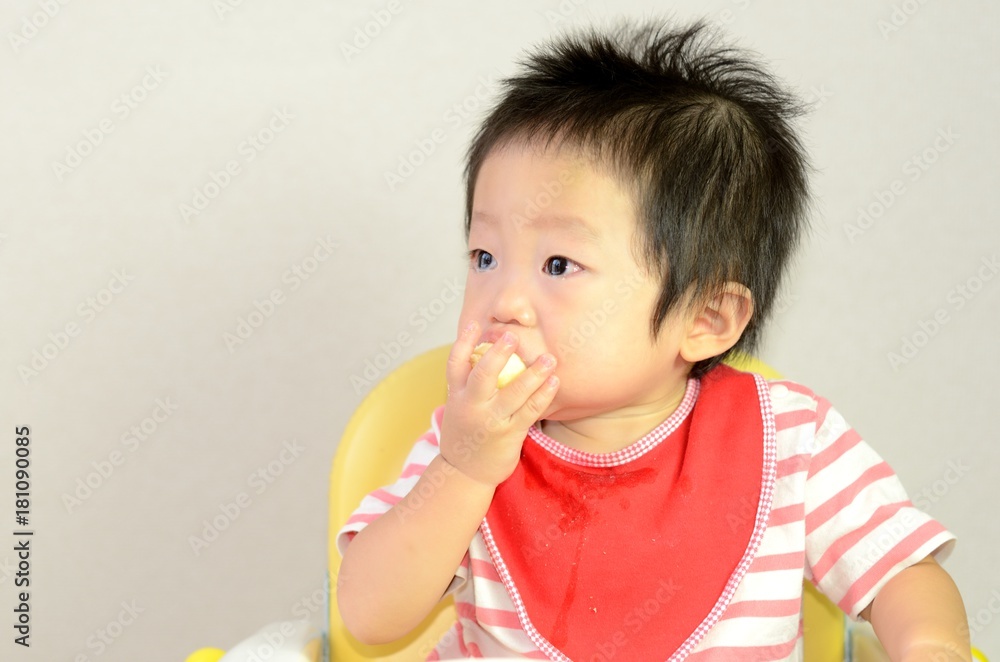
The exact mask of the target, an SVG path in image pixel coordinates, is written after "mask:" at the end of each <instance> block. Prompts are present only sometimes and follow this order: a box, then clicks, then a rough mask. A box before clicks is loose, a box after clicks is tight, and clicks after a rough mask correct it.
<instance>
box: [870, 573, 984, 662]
mask: <svg viewBox="0 0 1000 662" xmlns="http://www.w3.org/2000/svg"><path fill="white" fill-rule="evenodd" d="M861 617H862V618H864V619H865V620H867V621H870V622H871V624H872V627H873V628H874V629H875V634H876V635H878V638H879V641H880V642H881V643H882V646H883V647H884V648H885V650H886V652H887V653H888V654H889V658H890V659H892V660H894V661H896V660H899V661H904V662H908V661H909V660H927V661H934V662H937V661H938V660H940V661H941V662H944V661H946V660H967V661H969V662H971V660H972V652H971V648H970V644H969V626H968V620H967V618H966V615H965V605H964V604H963V603H962V596H961V595H959V592H958V588H957V587H956V586H955V582H954V581H953V580H952V578H951V576H950V575H949V574H948V573H947V572H946V571H945V570H944V568H942V567H941V566H940V565H938V563H937V561H935V560H934V558H933V557H930V556H928V557H927V558H925V559H924V560H922V561H920V562H918V563H916V564H914V565H912V566H910V567H908V568H906V569H905V570H903V571H902V572H900V573H899V574H897V575H896V576H895V577H893V578H892V579H890V580H889V582H888V583H887V584H886V585H885V586H883V587H882V590H881V591H879V592H878V594H877V595H876V596H875V599H874V600H872V603H871V604H869V605H868V606H867V607H865V609H864V610H863V611H862V612H861Z"/></svg>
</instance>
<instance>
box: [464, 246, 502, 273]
mask: <svg viewBox="0 0 1000 662" xmlns="http://www.w3.org/2000/svg"><path fill="white" fill-rule="evenodd" d="M469 260H471V261H472V268H473V269H475V270H476V271H489V270H490V269H493V268H495V267H496V264H497V261H496V260H495V259H493V256H492V255H491V254H489V253H487V252H486V251H484V250H482V249H480V248H475V249H473V250H471V251H469Z"/></svg>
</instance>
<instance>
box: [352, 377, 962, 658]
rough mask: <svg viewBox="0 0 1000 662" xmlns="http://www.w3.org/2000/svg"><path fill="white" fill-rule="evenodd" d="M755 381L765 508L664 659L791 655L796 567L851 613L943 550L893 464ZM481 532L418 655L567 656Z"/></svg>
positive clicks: (421, 458) (649, 601)
mask: <svg viewBox="0 0 1000 662" xmlns="http://www.w3.org/2000/svg"><path fill="white" fill-rule="evenodd" d="M756 381H757V384H758V393H759V396H760V405H761V412H762V414H763V416H764V428H765V435H764V437H765V439H764V443H765V453H764V458H765V459H764V462H765V467H764V468H763V476H764V479H763V483H762V492H761V502H762V503H766V505H767V506H769V510H765V511H763V512H765V513H766V519H765V520H764V521H762V522H761V523H760V524H761V526H759V527H758V532H757V534H755V536H754V537H755V538H756V540H755V541H754V543H753V544H754V545H755V546H756V550H755V551H753V553H752V554H750V555H748V557H747V559H746V560H747V563H745V564H743V566H741V568H740V569H739V570H738V573H737V576H736V577H735V578H736V580H738V581H736V582H734V583H733V586H732V588H733V590H729V588H730V587H727V591H726V594H725V595H723V596H722V597H721V598H720V601H719V603H718V605H717V609H715V610H713V612H712V614H710V616H709V617H708V618H707V619H706V621H705V622H704V623H702V625H701V626H700V627H699V628H698V630H697V631H696V632H694V633H692V637H691V638H690V639H689V640H688V641H687V642H685V645H684V646H682V647H681V648H680V649H678V650H677V651H676V652H675V653H674V654H673V656H671V657H670V658H669V659H671V660H680V659H687V660H696V661H698V662H702V661H705V660H731V659H741V660H744V659H746V660H750V659H752V660H799V659H801V657H802V623H801V605H802V581H803V578H806V579H809V580H811V581H812V582H813V583H814V584H815V585H816V586H817V587H818V588H819V589H820V590H821V591H822V592H823V593H824V594H825V595H827V596H828V597H829V598H830V599H831V600H832V601H833V602H834V603H836V604H837V605H838V606H839V607H840V608H841V609H843V610H844V612H846V613H847V614H848V615H850V616H851V617H852V618H855V619H856V618H857V617H858V614H859V613H860V612H861V611H862V610H863V609H864V608H865V607H866V606H867V605H868V604H869V603H870V602H871V600H872V599H873V598H874V596H875V595H876V594H877V593H878V591H879V589H881V587H882V586H884V585H885V584H886V582H888V581H889V580H890V579H891V578H892V577H893V576H894V575H895V574H896V573H898V572H900V571H901V570H903V569H904V568H906V567H908V566H910V565H912V564H914V563H916V562H917V561H919V560H921V559H922V558H924V557H926V556H927V555H929V554H932V553H933V554H935V556H936V557H937V559H938V560H943V559H944V558H945V557H946V556H947V555H948V554H949V553H950V551H951V548H952V546H953V544H954V536H953V535H952V534H951V533H949V532H948V531H947V530H945V528H944V527H943V526H942V525H941V524H939V523H938V522H937V521H936V520H934V519H933V518H931V517H930V516H929V515H927V514H926V513H924V512H923V511H921V510H918V509H917V508H915V507H914V505H913V504H912V503H911V502H910V500H909V499H908V498H907V496H906V492H905V491H904V489H903V487H902V485H901V484H900V482H899V480H898V478H897V477H896V475H895V473H894V472H893V471H892V469H891V468H890V467H889V466H888V465H887V464H886V463H885V462H884V461H883V460H882V458H880V457H879V456H878V455H877V454H876V453H875V452H874V451H873V450H872V449H871V447H870V446H868V444H866V443H865V442H864V441H863V440H862V439H861V437H860V436H859V435H858V433H857V432H855V431H854V430H853V429H852V428H851V427H850V426H849V425H848V424H847V423H846V422H845V421H844V419H843V417H841V415H840V414H839V413H838V412H837V411H836V410H835V409H833V407H832V406H831V405H830V403H829V402H828V401H826V400H825V399H823V398H821V397H819V396H816V395H815V394H814V393H813V392H812V391H810V390H809V389H807V388H805V387H803V386H801V385H799V384H797V383H795V382H791V381H787V380H773V381H766V380H764V379H763V378H761V377H759V376H757V377H756ZM698 392H699V381H698V380H696V379H690V380H688V385H687V391H686V393H685V398H684V401H683V402H682V403H681V405H680V406H679V407H678V409H677V410H676V411H675V412H674V413H673V414H671V416H670V417H669V418H668V419H667V420H666V421H664V422H663V423H662V424H660V425H659V426H658V427H657V428H656V429H655V430H653V431H651V432H650V433H648V434H647V435H645V436H644V437H643V438H642V439H640V440H637V441H636V442H635V443H633V444H632V445H630V446H629V447H627V448H626V449H622V450H621V451H617V453H616V456H617V457H623V458H625V459H624V460H623V461H624V462H628V461H630V460H629V458H630V457H633V456H635V455H636V454H640V453H642V452H643V449H647V448H649V447H651V446H655V445H656V444H657V443H659V442H660V441H662V440H663V439H665V438H667V437H668V436H669V434H670V432H671V431H672V430H674V429H676V428H677V426H678V424H679V423H680V422H681V421H683V420H684V418H685V417H687V416H688V415H689V414H690V413H691V411H692V410H693V408H694V406H695V405H696V403H697V396H698ZM442 413H443V408H438V409H437V410H436V411H435V412H434V414H433V416H432V420H431V429H430V430H429V431H428V432H427V433H425V434H424V435H423V436H422V437H421V438H420V439H419V440H418V441H417V443H416V444H415V445H414V447H413V449H412V450H411V452H410V454H409V456H408V457H407V459H406V462H405V464H404V467H403V471H402V473H401V476H400V478H399V479H398V480H397V481H396V482H395V483H393V484H392V485H390V486H388V487H385V488H382V489H379V490H376V491H374V492H372V493H371V494H369V495H368V496H366V497H365V498H364V500H363V501H362V503H361V505H360V506H359V508H358V509H357V510H356V511H355V512H354V514H353V515H352V516H351V518H350V519H349V520H348V521H347V523H346V524H345V525H344V527H343V528H342V529H341V530H340V531H339V533H338V536H337V546H338V549H339V550H340V552H341V553H343V551H344V549H345V548H346V546H347V544H348V543H349V542H350V539H351V538H352V537H353V535H354V534H355V533H357V532H358V531H360V530H361V529H363V528H364V527H365V526H366V525H367V524H368V523H370V522H371V521H373V520H374V519H376V518H377V517H379V516H380V515H382V514H384V513H385V512H387V511H388V510H389V509H390V508H391V507H392V506H393V505H394V504H395V503H397V502H398V501H399V500H400V499H401V498H402V497H403V496H405V495H406V494H407V493H408V492H409V491H410V490H411V489H412V488H413V487H414V486H415V485H416V483H417V481H418V480H419V478H420V475H421V473H422V471H423V470H424V468H426V466H427V465H428V464H429V463H430V461H431V460H432V459H433V458H434V457H435V456H436V455H437V454H438V452H439V449H438V438H439V432H440V425H441V417H442ZM532 441H533V442H535V443H538V444H540V445H541V446H542V447H543V448H545V449H546V450H548V451H549V452H551V453H554V454H555V455H557V456H558V457H560V458H561V459H563V460H565V461H568V462H576V463H579V464H581V465H588V464H589V465H590V466H593V463H595V462H603V461H606V460H607V457H608V456H607V455H603V456H602V455H593V454H587V453H580V452H579V451H576V450H574V449H570V448H568V447H565V446H562V445H561V444H559V442H556V441H555V440H554V439H551V438H549V437H547V436H546V435H545V434H544V433H542V432H541V431H540V430H539V429H538V428H537V426H536V427H532V428H531V429H530V431H529V440H528V441H526V442H525V443H530V442H532ZM752 508H753V507H752V506H748V509H752ZM755 515H757V516H758V517H759V515H760V514H759V513H754V512H747V513H739V509H738V508H737V510H736V512H735V513H734V516H737V517H751V518H752V517H754V516H755ZM488 544H489V536H488V535H487V536H486V537H485V538H484V535H483V529H482V528H481V529H480V531H479V532H477V533H476V535H475V537H474V538H473V540H472V543H471V544H470V546H469V552H468V554H467V555H466V557H465V559H464V560H463V563H462V565H461V566H460V567H459V568H458V569H457V570H456V573H455V580H454V581H453V582H452V585H451V587H450V588H449V592H451V593H452V594H453V595H454V597H455V604H456V607H457V612H458V621H457V622H456V623H455V625H454V626H453V627H452V629H451V630H450V631H449V632H448V633H447V634H446V635H445V636H444V637H443V638H442V639H441V641H440V642H439V643H438V645H437V647H436V648H435V649H434V650H433V651H429V655H428V658H427V659H431V660H436V659H454V658H468V657H526V658H533V659H554V660H566V659H568V658H566V657H565V656H562V655H561V654H560V653H559V652H558V651H556V650H554V649H552V648H551V647H549V646H546V643H547V642H545V640H544V639H541V638H540V637H539V635H538V634H537V632H535V631H534V628H533V627H532V624H531V622H530V621H529V620H528V619H527V617H526V615H525V614H524V610H523V608H521V609H519V608H518V604H517V600H516V599H517V595H516V592H514V594H513V595H514V598H513V599H512V593H511V592H510V591H509V590H508V588H507V586H506V585H505V583H504V581H503V579H502V578H501V574H502V573H503V570H504V569H503V568H499V569H498V568H497V567H496V565H494V563H493V561H492V560H491V554H490V552H489V549H488V547H487V545H488ZM494 551H495V550H494ZM498 570H499V571H498ZM661 584H663V582H661ZM661 593H662V594H663V595H661ZM670 593H671V587H670V586H665V585H656V586H650V587H649V595H637V596H636V603H635V604H636V607H635V609H634V610H633V611H632V612H630V613H629V616H628V617H627V618H625V619H624V620H623V622H622V626H621V630H620V633H621V635H622V637H628V636H629V635H630V634H634V633H636V632H638V631H639V630H640V629H641V628H643V627H647V623H649V622H650V620H651V618H652V616H653V615H654V614H655V613H656V611H658V610H659V606H660V605H661V604H663V603H664V599H669V594H670ZM617 640H618V638H617V636H616V637H613V638H611V639H609V640H608V641H607V643H606V645H603V646H599V647H598V648H599V650H596V651H594V655H593V657H592V658H590V659H591V660H595V661H604V660H610V659H612V658H614V656H615V651H616V648H617V647H616V644H615V642H616V641H617ZM588 662H590V661H589V660H588Z"/></svg>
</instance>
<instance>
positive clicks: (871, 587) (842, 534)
mask: <svg viewBox="0 0 1000 662" xmlns="http://www.w3.org/2000/svg"><path fill="white" fill-rule="evenodd" d="M816 404H817V407H816V434H815V439H814V441H815V443H814V444H813V447H812V448H811V449H810V450H811V460H810V466H809V471H808V475H807V478H806V496H805V522H806V563H807V566H808V568H807V570H808V572H809V574H810V575H811V577H812V579H813V581H814V582H815V583H816V585H817V586H818V587H819V589H820V590H821V591H822V592H823V593H824V594H826V595H827V597H829V598H830V599H831V600H832V601H833V602H835V603H837V605H838V606H839V607H840V608H841V609H842V610H843V611H844V612H845V613H846V614H848V615H849V616H850V617H851V618H852V619H855V620H858V619H859V614H860V613H861V611H862V610H864V609H865V607H867V606H868V605H869V604H870V603H871V601H872V599H873V598H874V597H875V596H876V595H877V594H878V592H879V590H881V588H882V587H883V586H885V584H886V583H887V582H888V581H889V580H890V579H892V578H893V577H894V576H895V575H897V574H898V573H899V572H900V571H902V570H904V569H905V568H907V567H909V566H911V565H913V564H914V563H916V562H918V561H920V560H921V559H923V558H924V557H926V556H928V555H931V554H933V555H934V556H935V557H936V559H937V560H939V561H943V560H944V559H945V558H946V557H947V556H948V555H949V554H950V553H951V549H952V547H953V546H954V543H955V536H954V535H952V534H951V533H950V532H949V531H947V530H946V529H945V528H944V526H942V525H941V524H940V523H939V522H938V521H937V520H935V519H934V518H933V517H931V516H930V515H928V514H927V513H925V512H924V511H922V510H920V509H918V508H916V507H915V506H914V505H913V503H912V502H911V501H910V499H909V498H908V497H907V495H906V490H905V489H904V488H903V485H902V483H901V482H900V481H899V478H898V477H897V476H896V474H895V472H893V470H892V468H890V467H889V465H888V464H886V462H885V461H884V460H883V459H882V458H881V457H879V455H878V454H877V453H876V452H875V451H874V450H873V449H872V448H871V446H869V445H868V444H867V443H865V441H864V440H862V439H861V437H860V436H859V435H858V433H857V432H856V431H855V430H854V429H853V428H851V427H850V426H849V425H848V424H847V422H846V421H845V420H844V418H843V417H842V416H841V415H840V413H838V412H837V411H836V410H835V409H834V408H833V407H832V406H831V405H830V403H829V402H828V401H826V400H825V399H823V398H818V397H817V398H816Z"/></svg>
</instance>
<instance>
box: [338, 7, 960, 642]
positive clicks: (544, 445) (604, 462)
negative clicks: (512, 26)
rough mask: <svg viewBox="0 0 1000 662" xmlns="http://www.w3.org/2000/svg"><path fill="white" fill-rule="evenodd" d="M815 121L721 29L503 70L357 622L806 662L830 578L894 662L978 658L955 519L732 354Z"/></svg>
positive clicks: (341, 590) (794, 228)
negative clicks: (439, 393)
mask: <svg viewBox="0 0 1000 662" xmlns="http://www.w3.org/2000/svg"><path fill="white" fill-rule="evenodd" d="M798 112H799V108H798V106H797V104H796V103H795V102H794V99H792V98H791V97H790V96H788V95H787V94H786V93H785V92H783V91H782V90H781V88H780V87H779V85H778V84H777V83H776V82H775V80H774V79H773V78H772V77H771V76H770V75H768V74H767V73H766V72H765V71H764V70H763V69H762V68H761V67H760V66H759V65H758V64H756V63H755V62H754V61H753V60H752V59H750V58H748V57H747V56H746V55H745V54H743V53H741V52H738V51H735V50H733V49H728V48H723V47H720V46H718V45H716V43H715V41H714V40H713V39H712V38H711V35H710V34H709V33H708V32H707V30H706V28H705V27H704V26H703V25H702V24H695V25H693V26H690V27H683V28H679V29H678V28H672V27H670V26H663V25H658V24H652V23H650V24H647V25H642V26H632V25H624V26H622V27H621V28H620V29H618V30H617V31H615V32H612V33H609V34H606V35H605V34H598V33H589V34H585V35H577V36H573V37H568V38H564V39H563V40H561V41H559V42H557V43H555V44H552V45H550V46H549V47H547V48H545V49H543V50H539V51H536V52H535V53H534V54H532V55H531V57H530V58H529V59H528V60H527V62H526V64H525V66H524V69H523V71H522V72H521V73H520V74H519V75H517V76H515V77H513V78H511V79H508V80H507V81H506V88H505V91H504V94H503V95H502V97H501V99H500V101H499V102H498V104H497V106H496V107H495V108H494V109H493V110H492V112H491V113H490V115H489V116H488V117H487V118H486V119H485V121H484V123H483V125H482V127H481V128H480V130H479V132H478V133H477V135H476V136H475V138H474V141H473V144H472V146H471V148H470V150H469V155H468V163H467V168H466V185H467V189H466V190H467V194H466V201H467V204H466V234H467V238H468V248H469V252H468V255H469V271H468V277H467V283H466V289H465V299H464V303H463V306H462V311H461V315H460V321H459V329H460V332H459V336H458V339H457V341H456V342H455V343H454V345H453V347H452V349H451V353H450V356H449V359H448V364H447V383H448V397H447V401H446V402H445V404H444V405H443V407H440V408H439V409H438V410H437V411H436V412H434V415H433V417H432V421H431V429H430V431H428V432H427V434H425V435H424V436H423V437H421V439H419V440H418V442H417V444H416V445H415V446H414V448H413V450H412V452H411V453H410V455H409V458H408V459H407V461H406V465H405V467H404V469H403V472H402V475H401V477H400V478H399V480H398V481H397V482H396V483H395V484H393V485H391V486H389V487H387V488H384V489H381V490H378V491H376V492H374V493H372V494H371V495H369V496H368V497H366V498H365V500H364V502H363V503H362V504H361V506H360V508H359V509H358V510H357V511H356V513H355V515H354V516H353V517H352V518H351V519H350V520H349V521H348V523H347V524H346V525H345V527H344V528H343V529H342V530H341V531H340V533H339V536H338V546H339V548H340V550H341V551H342V553H343V564H342V566H341V571H340V576H339V579H338V595H337V597H338V602H339V607H340V611H341V614H342V617H343V619H344V622H345V623H346V625H347V626H348V628H349V629H350V631H351V632H352V633H353V634H354V635H355V636H356V637H357V638H358V639H360V640H362V641H364V642H367V643H383V642H388V641H392V640H395V639H397V638H399V637H401V636H403V635H405V634H406V633H407V632H409V631H410V630H411V629H412V628H413V627H415V626H416V625H417V624H418V623H419V622H420V621H421V620H422V619H423V618H424V617H425V616H426V615H427V614H428V613H429V612H430V611H431V609H433V607H434V606H435V605H436V604H437V603H438V602H439V601H440V600H441V599H442V598H443V597H444V596H445V595H446V594H449V593H450V594H453V595H454V597H455V601H456V607H457V611H458V615H459V620H458V622H457V623H456V624H455V625H454V627H453V628H452V631H451V632H449V634H448V635H447V636H446V637H444V638H443V639H442V641H441V643H440V644H439V645H438V647H437V649H435V651H434V652H433V653H432V654H431V657H430V658H429V659H444V658H453V657H481V656H492V657H529V658H537V659H552V660H577V661H584V660H586V661H590V660H608V659H611V658H617V659H619V660H666V659H685V658H690V659H693V660H702V659H705V660H707V659H713V660H716V659H727V660H728V659H754V660H765V659H766V660H784V659H799V658H800V657H801V650H802V642H801V638H802V632H801V628H800V611H801V600H802V590H803V579H808V580H810V581H812V582H813V583H815V584H816V585H817V586H818V587H819V589H820V590H821V591H823V592H824V593H825V594H826V595H827V596H829V597H830V598H831V600H833V601H834V602H835V603H836V604H838V605H839V606H840V607H841V608H842V609H843V610H844V611H845V612H846V613H847V614H849V615H850V616H851V617H853V618H855V619H857V618H862V619H866V620H870V621H871V623H872V624H873V626H874V628H875V631H876V633H877V635H878V636H879V638H880V640H881V641H882V643H883V645H884V646H885V648H886V650H887V651H888V653H889V654H890V656H891V657H892V659H894V660H897V659H899V660H904V659H905V660H910V659H914V660H916V659H921V660H938V659H940V660H945V659H955V660H969V659H971V654H970V648H969V642H968V639H967V635H966V634H965V633H967V631H968V630H967V628H965V627H964V624H965V622H966V619H965V610H964V606H963V604H962V599H961V597H960V596H959V593H958V591H957V589H956V587H955V584H954V582H953V581H952V580H951V578H950V577H949V576H948V574H947V573H946V572H945V571H944V570H943V569H941V567H940V566H939V565H938V563H937V561H936V560H935V557H937V558H943V557H944V556H945V555H947V553H949V552H950V551H951V547H952V545H953V542H954V536H952V535H951V534H950V533H949V532H948V531H946V530H945V529H944V527H943V526H941V525H940V524H939V523H938V522H936V521H935V520H934V519H932V518H931V517H929V516H928V515H927V514H925V513H923V512H921V511H919V510H918V509H916V508H915V507H914V506H913V504H912V503H911V502H910V501H909V500H908V499H907V497H906V494H905V492H904V490H903V488H902V486H901V485H900V483H899V481H898V479H897V478H896V476H895V474H894V473H893V472H892V470H891V469H890V468H889V467H888V466H887V465H886V464H885V462H883V461H882V460H881V459H880V458H879V457H878V455H876V454H875V452H874V451H873V450H872V449H871V448H870V447H869V446H868V445H867V444H866V443H865V442H864V441H862V440H861V438H860V437H859V436H858V434H857V433H856V432H855V431H854V430H853V429H852V428H851V427H850V426H849V425H848V424H847V423H846V422H845V421H844V419H843V418H842V417H841V415H840V414H839V413H838V412H837V411H836V410H835V409H834V408H833V407H831V405H830V403H829V402H827V401H826V400H825V399H823V398H822V397H819V396H817V395H816V394H814V393H813V392H812V391H810V390H809V389H808V388H805V387H804V386H801V385H799V384H797V383H794V382H791V381H767V380H765V379H764V378H762V377H761V376H760V375H756V374H753V373H749V372H741V371H738V370H736V369H734V368H732V367H730V366H729V365H728V364H723V363H722V361H723V359H725V358H727V357H730V356H731V355H732V354H733V353H734V352H743V353H748V352H751V351H752V350H753V349H754V348H755V346H756V344H757V342H758V339H759V336H760V332H761V329H762V325H763V323H764V321H765V320H766V319H767V317H768V314H769V313H770V311H771V308H772V305H773V303H774V299H775V292H776V291H777V288H778V285H779V281H780V278H781V275H782V273H783V271H784V270H785V268H786V265H787V263H788V259H789V256H790V255H791V253H792V251H793V249H794V247H795V245H796V242H797V239H798V238H799V236H800V234H801V231H802V229H803V225H804V222H805V210H806V207H807V204H808V192H807V190H808V186H807V177H806V171H807V163H806V159H805V157H804V155H803V150H802V147H801V144H800V143H799V141H798V139H797V137H796V136H795V133H794V132H793V130H792V128H791V120H792V119H793V118H794V117H795V116H796V115H797V113H798ZM481 343H491V344H492V346H491V347H489V349H487V350H486V351H485V352H482V350H480V351H479V352H477V353H476V358H477V359H478V361H477V362H476V363H475V365H473V363H472V361H471V359H472V357H473V354H474V348H475V347H476V346H477V345H479V344H481ZM479 354H481V357H480V356H479ZM515 354H516V355H517V356H519V357H520V358H521V359H523V361H524V364H525V365H526V366H527V368H526V369H524V370H523V372H521V373H520V374H519V375H517V376H516V378H514V379H513V380H512V381H510V383H509V384H506V385H504V386H502V387H500V388H498V378H499V376H500V374H501V371H502V370H503V369H504V367H505V365H506V364H507V363H508V360H509V359H510V357H511V356H512V355H515ZM418 493H419V497H418V496H417V494H418Z"/></svg>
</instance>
